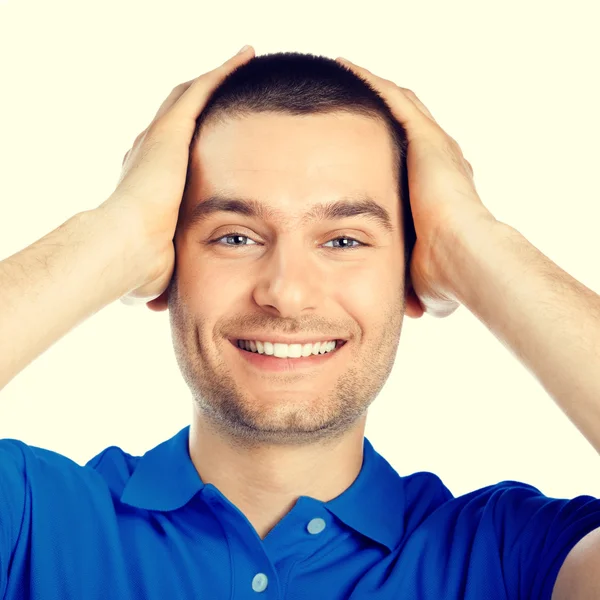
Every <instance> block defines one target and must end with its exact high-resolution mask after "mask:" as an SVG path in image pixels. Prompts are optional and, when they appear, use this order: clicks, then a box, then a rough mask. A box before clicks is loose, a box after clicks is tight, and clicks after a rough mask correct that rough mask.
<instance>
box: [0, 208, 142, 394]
mask: <svg viewBox="0 0 600 600" xmlns="http://www.w3.org/2000/svg"><path fill="white" fill-rule="evenodd" d="M130 234H131V231H130V232H129V235H128V232H127V231H126V228H125V227H123V226H119V225H118V224H117V223H116V222H115V220H114V219H112V218H109V217H108V215H106V214H105V212H104V211H102V210H99V209H96V210H90V211H84V212H82V213H78V214H76V215H75V216H73V217H72V218H70V219H69V220H67V221H66V222H65V223H63V224H62V225H61V226H60V227H58V228H57V229H55V230H54V231H52V232H50V233H49V234H48V235H46V236H44V237H43V238H41V239H40V240H38V241H37V242H35V243H34V244H32V245H31V246H29V247H27V248H25V249H24V250H22V251H20V252H18V253H16V254H14V255H12V256H10V257H8V258H7V259H5V260H3V261H2V262H0V389H2V388H3V387H4V386H5V385H6V384H7V383H8V382H9V381H10V380H11V379H12V378H13V377H15V375H17V373H19V372H20V371H21V370H22V369H24V368H25V367H26V366H27V365H28V364H29V363H30V362H32V361H33V360H34V359H35V358H36V357H37V356H39V355H40V354H41V353H42V352H44V351H45V350H46V349H48V348H49V347H50V346H51V345H52V344H53V343H54V342H55V341H57V340H58V339H60V338H61V337H62V336H64V335H65V334H66V333H67V332H68V331H70V330H71V329H72V328H74V327H75V326H77V325H78V324H80V323H81V322H82V321H84V320H85V319H86V318H87V317H89V316H90V315H92V314H94V313H96V312H97V311H99V310H100V309H101V308H103V307H104V306H106V305H107V304H109V303H111V302H113V301H114V300H116V299H118V298H120V297H121V296H123V295H125V294H126V293H127V292H129V291H130V290H131V289H134V287H135V284H136V283H137V279H136V277H137V275H136V273H137V272H138V271H139V260H140V257H139V256H138V254H139V253H137V251H136V250H135V249H134V248H133V242H131V240H130V239H128V238H129V237H130Z"/></svg>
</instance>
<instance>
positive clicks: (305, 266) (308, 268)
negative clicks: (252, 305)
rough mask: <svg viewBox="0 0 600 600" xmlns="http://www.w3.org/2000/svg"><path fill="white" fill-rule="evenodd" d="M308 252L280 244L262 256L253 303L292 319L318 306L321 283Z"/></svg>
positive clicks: (322, 292)
mask: <svg viewBox="0 0 600 600" xmlns="http://www.w3.org/2000/svg"><path fill="white" fill-rule="evenodd" d="M324 279H325V278H324V277H322V276H321V275H320V273H319V268H318V265H317V263H316V261H315V260H314V257H313V256H312V255H311V253H310V252H309V251H308V250H307V249H306V248H305V247H302V248H300V247H299V246H298V245H293V246H292V244H291V243H290V244H287V245H286V246H285V247H284V245H283V244H280V245H279V246H278V247H277V248H275V249H274V250H273V252H271V253H269V255H268V256H265V257H264V268H263V269H261V274H260V277H259V278H258V280H257V283H256V286H255V288H254V293H253V296H254V301H255V302H256V303H257V304H258V305H259V306H260V307H261V308H263V309H264V310H265V311H267V312H270V313H271V314H273V315H274V316H278V317H280V318H295V317H298V316H301V315H302V314H304V313H306V312H312V311H314V310H315V309H316V308H317V307H318V306H320V304H321V301H322V298H323V295H324V286H325V285H326V282H325V281H324Z"/></svg>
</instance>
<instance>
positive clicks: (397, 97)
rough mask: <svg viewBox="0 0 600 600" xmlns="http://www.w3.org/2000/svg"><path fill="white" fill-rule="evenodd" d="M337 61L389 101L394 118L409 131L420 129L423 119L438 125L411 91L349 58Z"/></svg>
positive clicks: (340, 58)
mask: <svg viewBox="0 0 600 600" xmlns="http://www.w3.org/2000/svg"><path fill="white" fill-rule="evenodd" d="M336 61H337V62H339V63H341V64H343V65H344V66H346V67H348V68H349V69H350V70H351V71H353V72H354V73H356V75H358V76H359V77H362V78H363V79H364V80H365V81H366V82H367V83H369V84H371V85H372V86H373V87H374V88H375V90H376V91H378V92H379V93H380V94H381V95H382V96H383V97H384V99H386V100H387V101H388V104H389V106H390V109H391V111H392V113H393V115H394V117H396V119H398V121H400V123H402V125H403V126H404V127H405V128H406V129H407V130H408V131H410V130H412V129H414V128H418V126H419V124H422V123H423V117H426V118H427V122H433V123H436V124H437V122H436V120H435V119H434V118H433V115H432V114H431V112H429V110H428V109H427V107H426V106H425V105H424V104H423V103H422V102H421V101H420V100H419V99H418V98H417V96H416V94H415V93H414V92H412V91H411V90H407V89H406V88H402V87H400V86H398V85H396V84H395V83H394V82H393V81H390V80H389V79H383V78H382V77H378V76H377V75H374V74H373V73H371V71H369V70H367V69H365V68H364V67H359V66H358V65H355V64H354V63H353V62H351V61H349V60H348V59H347V58H342V57H341V56H340V57H338V58H337V59H336Z"/></svg>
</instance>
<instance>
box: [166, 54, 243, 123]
mask: <svg viewBox="0 0 600 600" xmlns="http://www.w3.org/2000/svg"><path fill="white" fill-rule="evenodd" d="M254 56H255V53H254V48H252V46H248V48H246V50H244V51H243V52H240V53H238V54H236V55H235V56H233V57H232V58H230V59H229V60H227V61H225V62H224V63H223V64H222V65H221V66H220V67H217V68H216V69H214V70H212V71H209V72H208V73H205V74H204V75H200V77H198V78H196V79H194V80H193V81H192V83H191V84H190V85H189V86H188V88H187V89H186V90H185V91H184V92H183V93H182V94H181V95H180V96H179V98H177V100H175V102H174V104H173V106H172V108H171V110H170V111H169V117H170V118H173V119H174V120H176V121H179V120H188V119H191V120H194V121H195V120H196V119H197V118H198V115H199V114H200V113H201V112H202V109H203V108H204V105H205V104H206V101H207V100H208V98H209V97H210V95H211V94H212V93H213V91H214V90H215V88H216V87H217V86H218V85H219V84H220V83H221V82H222V81H223V79H224V78H225V77H226V76H227V75H229V73H231V72H233V71H234V70H235V69H237V68H238V67H239V66H241V65H243V64H244V63H246V62H248V61H249V60H250V59H251V58H254Z"/></svg>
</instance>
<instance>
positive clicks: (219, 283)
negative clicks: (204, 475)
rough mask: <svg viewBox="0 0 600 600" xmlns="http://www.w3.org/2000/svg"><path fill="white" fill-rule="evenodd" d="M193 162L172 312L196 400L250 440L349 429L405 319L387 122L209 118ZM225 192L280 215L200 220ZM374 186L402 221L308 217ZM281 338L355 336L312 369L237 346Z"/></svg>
mask: <svg viewBox="0 0 600 600" xmlns="http://www.w3.org/2000/svg"><path fill="white" fill-rule="evenodd" d="M190 160H191V162H190V172H191V175H190V179H189V181H188V186H187V188H186V194H185V196H184V199H183V202H182V207H181V213H180V219H179V222H178V228H177V232H176V236H175V249H176V267H175V277H174V281H173V283H172V286H171V289H170V293H169V313H170V319H171V328H172V335H173V343H174V348H175V353H176V357H177V360H178V363H179V366H180V368H181V371H182V373H183V376H184V378H185V380H186V382H187V384H188V386H189V387H190V389H191V391H192V393H193V395H194V400H195V403H196V409H197V410H198V411H199V413H200V415H201V417H202V418H204V419H207V420H208V421H209V422H210V423H211V426H215V427H216V428H217V429H218V430H219V431H220V432H222V433H224V434H225V435H228V436H233V437H234V438H236V439H238V441H240V442H242V443H251V444H259V443H263V444H265V443H268V444H306V443H310V442H314V441H316V440H319V439H325V438H327V439H331V438H335V437H338V436H340V435H342V434H343V433H344V432H346V431H348V430H349V429H351V428H352V427H353V426H355V425H356V423H357V422H358V420H359V419H360V418H361V417H364V416H365V415H366V410H367V408H368V406H369V405H370V403H371V402H372V401H373V400H374V399H375V397H376V395H377V393H378V392H379V390H380V389H381V388H382V386H383V384H384V383H385V380H386V379H387V377H388V375H389V373H390V370H391V368H392V366H393V363H394V359H395V355H396V351H397V346H398V341H399V338H400V331H401V327H402V320H403V316H404V308H405V305H404V263H403V236H402V223H401V216H400V215H401V211H400V206H399V200H398V191H397V190H398V187H397V179H396V176H397V175H396V173H395V166H394V157H393V152H392V141H391V137H390V135H389V133H388V131H387V129H386V128H385V126H384V125H383V124H382V123H380V122H378V121H376V120H374V119H370V118H367V117H363V116H359V115H351V114H344V113H335V114H327V115H308V116H292V115H278V114H272V113H255V114H252V115H250V116H245V117H242V118H235V119H230V120H227V121H226V122H224V123H223V122H220V123H219V122H212V123H206V124H205V126H204V127H203V129H202V132H201V135H200V136H199V138H198V141H197V143H196V145H195V147H194V148H193V152H192V155H191V159H190ZM217 194H218V195H219V196H226V197H229V198H235V199H251V200H254V201H255V202H256V203H259V204H260V205H261V206H262V207H264V208H266V209H268V210H270V211H272V212H273V215H272V216H271V217H265V218H264V219H263V218H259V217H255V216H247V215H243V214H239V213H237V212H231V211H218V212H212V213H210V214H207V215H204V217H203V218H202V219H200V220H198V221H197V222H195V223H191V222H190V221H189V216H190V215H191V212H192V209H194V207H196V205H198V204H199V203H202V202H205V201H207V200H208V199H209V198H210V197H211V196H214V195H217ZM366 196H368V197H370V198H371V199H373V200H374V202H376V203H377V204H378V205H379V206H380V207H381V208H383V209H384V210H385V211H387V213H389V216H390V219H391V230H387V229H386V228H385V227H384V226H382V225H381V224H380V223H379V221H378V220H377V219H375V218H373V217H372V216H369V215H358V216H349V217H344V218H343V219H329V220H322V219H317V220H313V221H308V220H306V219H303V216H304V215H305V213H307V212H308V211H310V210H311V209H312V208H314V207H315V206H316V205H317V204H321V203H330V202H335V201H337V200H340V199H342V198H346V199H350V200H351V201H358V200H361V199H364V198H365V197H366ZM238 236H243V237H238ZM340 237H342V238H344V239H341V240H340V239H338V238H340ZM347 238H352V240H357V241H352V240H350V239H347ZM211 240H219V241H218V242H214V243H209V242H210V241H211ZM358 242H361V243H362V244H365V245H364V246H363V245H361V244H359V243H358ZM274 335H283V336H290V337H291V336H293V337H295V338H303V339H330V340H334V339H345V340H347V341H346V343H345V344H344V345H343V346H342V347H340V348H339V349H336V350H335V351H334V353H333V354H332V355H331V356H328V357H327V359H326V360H324V361H321V362H320V363H319V364H315V366H309V367H304V368H301V369H295V368H293V366H292V367H291V368H290V370H286V371H271V370H266V369H263V368H260V367H258V366H256V365H254V364H253V363H251V362H249V361H248V360H247V358H246V357H244V355H243V353H244V352H246V351H245V350H241V349H240V348H238V347H237V346H236V345H234V344H235V341H236V340H237V339H240V338H241V339H259V340H269V339H272V337H273V336H274ZM289 360H291V361H292V363H293V359H289ZM315 362H316V361H315Z"/></svg>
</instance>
